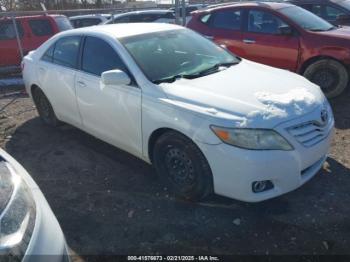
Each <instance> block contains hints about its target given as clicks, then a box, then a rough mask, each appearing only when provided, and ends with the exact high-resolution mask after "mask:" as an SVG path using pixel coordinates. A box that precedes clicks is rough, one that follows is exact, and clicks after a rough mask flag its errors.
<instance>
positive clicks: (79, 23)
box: [70, 18, 102, 28]
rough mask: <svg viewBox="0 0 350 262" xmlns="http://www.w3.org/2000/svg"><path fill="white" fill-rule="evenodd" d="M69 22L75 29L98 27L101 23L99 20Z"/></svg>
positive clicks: (83, 19) (88, 19) (82, 19)
mask: <svg viewBox="0 0 350 262" xmlns="http://www.w3.org/2000/svg"><path fill="white" fill-rule="evenodd" d="M70 22H71V23H72V24H73V25H74V27H75V28H80V27H87V26H93V25H98V24H100V23H101V22H102V21H101V19H100V18H80V19H74V20H71V21H70Z"/></svg>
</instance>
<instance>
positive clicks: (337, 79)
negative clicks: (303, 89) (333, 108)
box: [303, 59, 349, 98]
mask: <svg viewBox="0 0 350 262" xmlns="http://www.w3.org/2000/svg"><path fill="white" fill-rule="evenodd" d="M303 75H304V76H305V77H306V78H307V79H309V80H310V81H311V82H313V83H315V84H317V85H319V86H320V87H321V89H322V91H323V93H324V94H325V95H326V96H327V97H328V98H333V97H336V96H338V95H340V94H341V93H343V92H344V90H345V89H346V87H347V86H348V83H349V73H348V71H347V69H346V68H345V67H344V66H343V65H342V64H341V63H339V62H338V61H336V60H333V59H322V60H318V61H316V62H314V63H313V64H311V65H309V66H308V67H307V68H306V70H305V71H304V74H303Z"/></svg>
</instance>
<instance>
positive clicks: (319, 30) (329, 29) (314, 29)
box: [309, 26, 338, 32]
mask: <svg viewBox="0 0 350 262" xmlns="http://www.w3.org/2000/svg"><path fill="white" fill-rule="evenodd" d="M336 28H338V27H336V26H332V27H330V28H328V29H322V28H309V30H310V31H312V32H326V31H331V30H334V29H336Z"/></svg>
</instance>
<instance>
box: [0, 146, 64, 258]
mask: <svg viewBox="0 0 350 262" xmlns="http://www.w3.org/2000/svg"><path fill="white" fill-rule="evenodd" d="M0 155H1V156H2V158H3V159H5V161H7V162H8V163H9V164H10V165H11V167H12V168H13V169H14V171H15V172H16V174H18V175H20V176H21V177H22V179H23V180H24V181H25V183H26V184H27V186H28V188H29V190H30V192H31V195H32V198H33V200H34V202H35V207H36V216H35V224H34V228H33V231H32V234H31V236H30V240H29V243H28V245H27V246H26V250H23V251H22V252H23V253H22V252H21V254H18V255H19V256H21V255H22V254H24V257H23V260H22V261H25V262H27V261H30V262H31V261H39V262H40V261H48V258H49V261H53V262H56V261H57V262H61V261H69V256H68V252H67V251H68V247H67V244H66V241H65V238H64V235H63V232H62V230H61V227H60V225H59V223H58V221H57V219H56V217H55V215H54V214H53V212H52V210H51V208H50V206H49V204H48V203H47V201H46V199H45V197H44V195H43V194H42V192H41V191H40V189H39V187H38V186H37V184H36V183H35V182H34V180H33V179H32V178H31V177H30V175H29V174H28V173H27V171H26V170H25V169H24V168H23V167H22V166H21V165H20V164H19V163H18V162H17V161H16V160H15V159H13V158H12V157H11V156H10V155H8V154H7V153H6V152H5V151H3V150H2V149H0ZM19 245H21V244H19ZM13 255H16V254H13ZM48 256H50V257H48Z"/></svg>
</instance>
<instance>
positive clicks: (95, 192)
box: [0, 93, 350, 257]
mask: <svg viewBox="0 0 350 262" xmlns="http://www.w3.org/2000/svg"><path fill="white" fill-rule="evenodd" d="M349 104H350V94H349V93H348V94H346V95H344V96H342V97H341V98H338V99H335V100H333V101H332V106H333V109H334V113H335V117H336V135H335V138H334V141H333V144H332V149H331V153H330V157H329V159H328V160H327V163H326V164H325V166H324V168H323V170H321V171H320V172H319V174H318V175H317V176H315V177H314V178H313V179H312V180H311V181H309V182H308V183H307V184H305V185H304V186H303V187H301V188H299V189H298V190H296V191H294V192H291V193H289V194H286V195H284V196H282V197H279V198H276V199H272V200H269V201H266V202H262V203H257V204H247V203H242V202H238V201H234V200H230V199H226V198H221V197H213V198H212V199H210V200H208V201H207V202H203V203H197V204H194V203H189V202H183V201H180V200H177V199H174V198H173V196H172V195H171V194H169V193H168V192H167V190H166V188H164V187H163V186H162V185H161V184H160V183H159V181H158V180H157V178H156V176H155V175H154V172H153V170H152V168H151V167H150V166H148V165H147V164H145V163H144V162H142V161H140V160H138V159H136V158H135V157H133V156H131V155H129V154H127V153H125V152H122V151H120V150H118V149H116V148H113V147H111V146H109V145H107V144H105V143H103V142H101V141H100V140H97V139H95V138H93V137H91V136H89V135H87V134H85V133H83V132H82V131H79V130H78V129H76V128H73V127H70V126H67V125H66V126H62V127H60V128H58V129H52V128H49V127H46V126H45V125H43V124H42V123H41V122H40V120H39V119H38V117H37V113H36V111H35V108H34V106H33V104H32V102H31V100H30V99H29V98H28V97H26V96H25V95H17V96H8V97H2V98H0V146H1V147H3V148H5V150H6V151H8V152H9V153H10V154H11V155H12V156H14V157H15V158H16V159H17V160H18V161H19V162H20V163H21V164H22V165H23V166H24V167H25V168H26V169H27V170H28V172H29V173H30V174H31V175H32V177H33V178H34V179H35V181H36V182H37V183H38V185H39V186H40V188H41V190H42V191H43V193H44V194H45V196H46V198H47V200H48V202H49V203H50V205H51V207H52V209H53V211H54V213H55V214H56V216H57V218H58V220H59V222H60V224H61V227H62V229H63V231H64V233H65V235H66V238H67V242H68V244H69V245H70V247H71V248H72V250H74V251H75V252H76V253H78V254H80V255H82V256H83V257H84V255H88V254H129V255H133V254H155V253H160V254H170V253H171V254H199V255H202V254H208V253H210V254H216V255H219V254H220V255H224V254H350V220H349V216H350V194H349V189H350V170H349V168H350V146H349V144H350V106H349ZM281 172H283V170H281Z"/></svg>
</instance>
